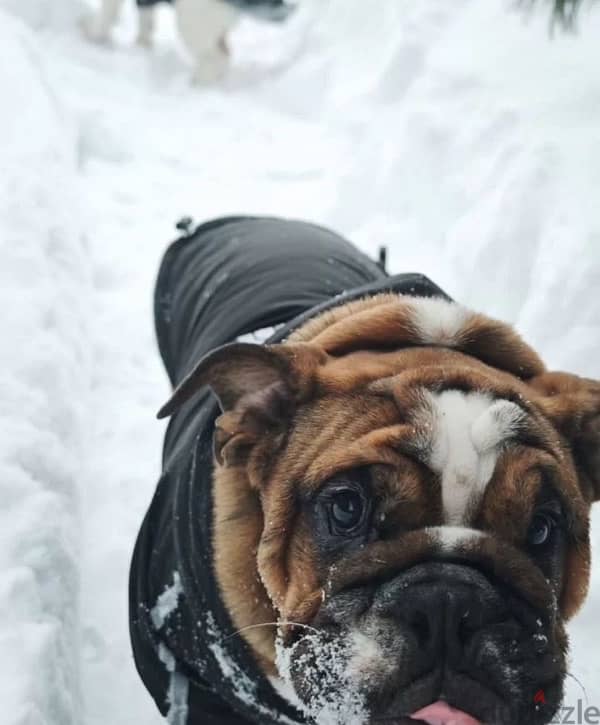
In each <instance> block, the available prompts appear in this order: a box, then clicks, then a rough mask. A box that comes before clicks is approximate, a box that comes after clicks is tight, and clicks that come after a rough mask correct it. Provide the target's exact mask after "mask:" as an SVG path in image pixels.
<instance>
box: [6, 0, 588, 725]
mask: <svg viewBox="0 0 600 725" xmlns="http://www.w3.org/2000/svg"><path fill="white" fill-rule="evenodd" d="M542 5H543V4H542ZM82 6H83V3H82V2H79V1H78V0H52V2H51V3H49V2H47V1H46V0H0V39H1V42H2V48H3V59H4V63H3V64H2V66H1V67H0V88H1V89H2V97H3V113H2V114H1V116H0V134H1V138H2V145H1V146H0V168H1V169H2V175H1V176H0V187H1V194H0V233H1V244H2V248H1V264H0V295H1V296H2V303H3V310H4V315H3V319H2V326H3V327H2V337H1V338H0V339H1V341H2V342H1V346H0V349H1V352H2V365H1V366H0V386H1V390H2V401H3V405H2V410H1V411H0V432H1V436H2V437H1V440H2V443H1V445H0V471H1V475H0V497H1V499H0V500H1V501H2V506H1V507H0V542H1V546H0V675H1V676H0V702H2V711H3V716H2V718H3V724H5V725H71V724H77V725H104V723H107V722H110V723H111V725H129V724H130V723H132V722H144V723H146V724H147V725H152V724H153V723H159V722H161V718H160V717H159V716H158V714H157V713H156V711H155V708H154V705H153V703H152V702H151V700H150V698H149V696H148V695H147V693H146V692H145V690H144V688H143V686H142V684H141V682H140V680H139V678H138V676H137V674H136V672H135V669H134V666H133V662H132V657H131V653H130V648H129V642H128V632H127V571H128V564H129V557H130V554H131V550H132V546H133V542H134V538H135V535H136V533H137V529H138V527H139V524H140V521H141V519H142V517H143V515H144V513H145V510H146V508H147V505H148V503H149V501H150V497H151V495H152V491H153V488H154V485H155V482H156V480H157V477H158V471H159V463H160V453H161V443H162V434H163V430H164V429H163V426H162V424H160V423H157V422H156V420H155V419H154V412H155V411H156V410H157V409H158V407H159V406H160V404H161V403H162V402H164V400H165V399H166V397H167V394H168V385H167V381H166V376H165V374H164V372H163V370H162V367H161V364H160V362H159V359H158V355H157V353H156V348H155V343H154V333H153V327H152V316H151V313H152V304H151V291H152V284H153V281H154V278H155V275H156V270H157V265H158V262H159V259H160V256H161V254H162V252H163V250H164V249H165V246H166V244H167V242H168V241H169V240H170V239H171V238H172V237H173V236H174V229H173V222H174V221H175V220H176V219H177V218H178V217H180V216H181V215H183V214H185V213H191V214H193V215H194V216H195V217H196V218H197V219H198V220H202V219H206V218H210V217H214V216H217V215H219V214H227V213H239V212H242V213H244V212H248V213H266V214H280V215H287V216H296V217H303V218H307V219H310V220H312V221H315V222H318V223H324V224H327V225H329V226H332V227H334V228H336V229H338V230H340V231H341V232H343V233H346V234H348V235H349V236H350V237H351V238H353V239H354V240H356V241H357V242H358V243H359V244H360V245H361V246H362V248H363V249H365V250H366V251H367V252H369V253H370V254H372V255H375V254H376V251H377V249H378V247H379V245H381V244H386V245H388V247H389V255H388V266H389V269H390V270H392V271H413V270H414V271H422V272H425V273H426V274H428V275H430V276H431V277H432V278H433V279H434V280H435V281H436V282H437V283H438V284H439V285H440V286H442V287H443V288H445V289H446V290H447V291H448V292H449V293H450V294H451V295H452V296H454V297H455V298H456V299H458V300H459V301H460V302H461V303H462V304H465V305H467V306H468V307H471V308H473V309H475V310H481V311H482V312H486V313H488V314H492V315H495V316H498V317H500V318H504V319H506V320H508V321H510V322H513V323H515V324H516V326H517V328H518V329H519V330H520V331H521V332H522V333H523V334H524V335H525V337H526V339H527V340H528V341H530V342H531V343H532V344H533V345H534V346H536V347H537V348H538V349H539V351H540V352H541V353H542V355H543V357H544V358H545V360H546V361H547V362H548V363H549V364H550V365H551V366H553V367H557V368H563V369H570V370H572V371H575V372H579V373H581V374H585V375H589V376H592V377H594V376H595V377H600V366H599V363H598V360H600V334H599V332H600V306H599V305H598V303H597V289H598V286H599V283H600V214H599V212H598V198H599V192H600V171H599V170H600V75H599V74H598V73H597V72H596V69H597V68H598V61H599V55H600V50H599V49H598V44H597V38H598V35H599V33H600V12H598V11H597V10H596V11H594V8H593V4H591V10H590V12H589V14H586V13H585V12H584V13H583V14H582V18H581V25H580V32H579V33H578V34H576V35H572V36H571V35H563V34H560V33H555V34H554V36H553V37H551V35H550V34H549V32H548V17H547V14H546V12H545V10H544V9H543V7H540V9H539V10H538V12H537V13H535V14H533V15H529V16H525V15H523V14H522V13H518V12H516V11H515V10H514V3H512V0H488V2H485V3H483V2H479V1H478V0H454V2H452V3H449V2H448V1H447V0H428V2H427V3H414V2H408V0H378V2H377V3H365V2H362V1H361V0H305V2H304V5H303V8H302V9H301V10H300V11H299V12H298V13H297V14H296V15H295V17H294V18H293V19H292V20H291V21H290V22H289V23H288V24H286V25H284V26H278V27H265V26H261V25H259V24H256V23H254V22H251V21H244V23H242V25H241V26H240V27H239V29H238V30H236V33H235V36H234V38H233V47H234V68H233V70H232V72H231V74H230V77H229V78H228V79H227V80H226V81H225V82H224V83H223V84H222V86H219V87H215V88H212V89H205V90H192V89H191V88H190V86H189V83H188V80H189V73H190V67H189V63H188V61H187V59H186V58H185V55H184V53H183V51H182V50H181V47H180V45H179V43H178V41H177V39H176V36H175V32H174V24H173V19H172V16H171V13H170V9H169V8H166V7H165V8H163V9H162V10H161V13H160V35H159V38H158V40H157V44H156V47H155V49H154V50H153V51H151V52H145V51H142V50H141V49H139V48H136V47H134V46H133V44H132V38H133V37H134V33H135V28H134V26H135V22H134V20H135V18H134V10H133V7H129V6H128V7H127V9H126V13H125V17H124V20H123V24H122V26H121V27H120V28H119V29H118V31H117V33H116V35H115V41H114V44H113V46H112V47H95V46H92V45H89V44H87V43H86V42H84V41H83V40H82V38H81V37H80V34H79V32H78V28H77V20H78V16H79V14H80V12H81V8H82ZM594 543H595V548H596V554H597V555H598V553H599V552H598V547H599V544H600V520H599V519H598V516H596V527H595V531H594ZM599 612H600V562H597V563H596V565H595V568H594V576H593V582H592V588H591V593H590V597H589V599H588V602H587V605H586V607H585V608H584V610H583V612H582V614H581V615H580V616H579V617H578V619H577V620H576V621H575V622H574V623H573V625H572V627H571V632H572V641H573V661H572V665H571V672H572V673H573V675H575V676H576V677H577V678H578V680H580V681H581V683H582V684H583V685H584V686H585V689H586V692H587V698H588V701H589V703H590V704H599V703H600V664H599V663H598V657H597V654H596V653H597V652H598V651H599V650H600V630H599V629H598V627H597V619H598V613H599ZM582 697H583V695H582V691H581V690H580V688H579V686H578V685H577V682H576V681H575V680H574V679H569V680H568V700H569V702H571V703H573V704H576V701H577V698H582Z"/></svg>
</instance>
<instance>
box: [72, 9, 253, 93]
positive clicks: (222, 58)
mask: <svg viewBox="0 0 600 725" xmlns="http://www.w3.org/2000/svg"><path fill="white" fill-rule="evenodd" d="M125 2H126V0H100V7H99V9H98V10H97V11H96V12H95V13H93V14H90V15H87V16H85V17H84V18H83V19H82V21H81V25H82V29H83V31H84V33H85V35H86V36H87V37H88V38H89V39H90V40H92V41H94V42H96V43H108V42H109V41H110V38H111V32H112V30H113V28H114V26H115V25H116V24H117V22H118V20H119V16H120V13H121V10H122V7H123V5H124V3H125ZM173 6H174V10H175V14H176V19H177V28H178V30H179V34H180V36H181V39H182V40H183V42H184V44H185V47H186V48H187V51H188V53H189V54H190V56H191V58H192V61H193V63H194V70H193V75H192V81H193V82H194V83H196V84H208V83H213V82H215V81H218V80H220V79H221V78H222V77H223V76H224V75H225V73H226V71H227V68H228V65H229V58H230V53H229V45H228V33H229V31H230V30H231V29H232V28H233V27H234V26H235V25H236V23H237V22H238V19H239V17H240V13H239V12H238V11H237V10H236V9H235V8H234V7H233V6H232V5H230V4H229V3H225V2H219V0H175V2H174V3H173ZM137 10H138V34H137V43H138V44H139V45H142V46H144V47H151V46H152V43H153V36H154V29H155V10H156V6H155V5H151V6H149V7H138V8H137Z"/></svg>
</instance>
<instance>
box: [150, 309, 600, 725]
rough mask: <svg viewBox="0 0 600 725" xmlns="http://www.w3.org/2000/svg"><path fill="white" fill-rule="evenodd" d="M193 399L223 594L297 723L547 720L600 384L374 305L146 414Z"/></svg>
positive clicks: (194, 381)
mask: <svg viewBox="0 0 600 725" xmlns="http://www.w3.org/2000/svg"><path fill="white" fill-rule="evenodd" d="M206 384H208V385H210V386H212V388H213V390H214V392H215V393H216V395H217V396H218V399H219V402H220V405H221V407H222V410H223V413H222V415H221V416H220V418H219V419H218V420H217V424H216V430H215V458H216V467H215V468H216V470H215V517H214V527H215V530H214V536H215V552H216V562H215V567H216V572H217V577H218V580H219V583H220V586H221V588H222V594H223V599H224V602H225V604H226V606H227V607H228V609H229V611H230V613H231V616H232V618H233V621H234V623H235V625H236V627H237V628H238V629H240V630H241V631H242V633H243V636H245V637H246V639H247V641H248V642H249V643H250V645H251V646H252V647H253V649H254V651H255V653H256V655H257V658H258V660H259V662H260V663H261V664H262V666H263V667H264V669H265V671H266V672H267V673H270V674H274V673H275V672H276V668H277V667H278V668H279V674H280V676H281V677H282V678H284V679H285V680H287V682H288V683H289V684H291V685H292V686H293V689H294V692H295V694H296V696H297V698H298V700H299V702H300V703H301V705H302V707H303V708H304V709H305V711H306V713H307V715H308V717H309V719H312V720H314V721H316V722H320V721H321V722H325V721H327V722H331V721H332V720H333V721H334V722H340V723H352V722H354V723H361V722H365V723H366V722H368V723H375V722H388V723H399V722H413V721H418V722H428V723H442V725H443V724H444V723H457V724H458V725H469V724H474V723H475V724H476V723H482V722H485V723H494V724H495V725H521V724H523V725H532V724H539V725H541V724H542V723H548V722H549V721H550V720H551V718H552V715H553V713H554V711H555V710H556V708H557V707H558V706H559V704H560V701H561V698H562V692H563V680H564V678H565V674H566V652H567V636H566V634H565V628H564V625H565V622H566V621H567V620H568V619H569V617H571V616H572V615H573V614H574V612H575V611H576V610H577V609H578V607H579V606H580V604H581V603H582V600H583V599H584V597H585V594H586V589H587V585H588V575H589V564H590V551H589V538H588V526H589V510H590V505H591V504H592V502H593V501H594V500H595V499H596V498H598V497H599V496H600V454H599V450H600V445H599V444H600V384H599V383H597V382H594V381H592V380H585V379H581V378H578V377H576V376H574V375H567V374H564V373H549V372H547V371H546V370H545V368H544V365H543V364H542V362H541V361H540V359H539V358H538V356H537V355H536V353H535V352H534V351H533V350H532V349H531V348H529V347H528V346H527V345H525V344H524V343H523V342H522V340H521V339H520V338H519V337H518V336H517V335H516V333H515V332H514V331H513V330H512V329H511V328H510V327H508V326H506V325H504V324H502V323H499V322H496V321H493V320H490V319H488V318H486V317H483V316H481V315H478V314H475V313H471V312H469V311H467V310H465V309H464V308H461V307H460V306H458V305H455V304H452V303H448V302H444V301H441V300H427V299H415V298H406V297H401V296H396V295H382V296H379V297H376V298H373V299H370V300H367V301H360V302H355V303H350V304H348V305H345V306H343V307H340V308H338V309H336V310H334V311H333V312H331V311H330V312H328V313H325V314H324V315H323V316H321V317H319V318H317V319H315V320H313V321H312V322H310V323H308V324H307V325H306V326H305V327H304V328H302V329H301V330H300V331H299V332H297V333H295V334H294V335H293V336H292V337H291V338H290V339H289V340H288V341H287V342H286V343H285V344H281V345H274V346H267V347H261V346H255V345H246V344H234V345H230V346H227V347H225V348H221V349H220V350H217V351H216V352H214V353H212V354H211V355H210V356H208V357H207V358H206V359H204V360H202V361H201V362H200V363H199V365H198V366H197V368H196V369H195V370H194V372H193V373H192V374H191V375H190V376H189V377H188V378H187V379H186V380H185V381H184V382H183V383H182V385H181V386H180V387H179V388H178V389H177V390H176V391H175V393H174V396H173V398H172V399H171V401H170V402H169V403H168V404H167V405H166V406H165V408H163V411H162V414H163V415H166V414H169V413H170V412H172V410H174V409H175V408H176V407H177V406H178V405H179V404H180V403H181V402H183V401H184V400H186V399H187V398H188V397H189V396H190V395H192V394H193V393H194V392H195V391H196V390H198V389H199V388H200V387H201V386H203V385H206ZM273 622H278V623H279V625H280V626H279V638H278V641H277V654H276V647H275V644H276V643H275V633H274V631H273V629H271V628H270V627H268V626H256V625H262V624H265V623H273ZM540 692H541V693H543V694H542V696H540ZM410 718H412V719H410Z"/></svg>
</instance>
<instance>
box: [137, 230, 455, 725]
mask: <svg viewBox="0 0 600 725" xmlns="http://www.w3.org/2000/svg"><path fill="white" fill-rule="evenodd" d="M389 291H392V292H398V293H403V294H414V295H419V296H444V297H445V295H444V293H443V292H442V291H441V290H440V289H439V288H438V287H436V286H435V285H434V284H433V283H432V282H430V281H429V280H428V279H427V278H426V277H423V276H422V275H419V274H404V275H399V276H396V277H388V276H387V275H386V274H385V272H384V271H383V270H382V269H381V268H380V267H379V266H378V265H377V264H375V263H374V262H373V261H371V260H370V259H368V258H367V257H366V256H365V255H364V254H362V253H361V252H359V251H358V250H357V249H356V248H355V247H353V246H352V245H351V244H350V243H348V242H347V241H345V240H344V239H342V238H341V237H339V236H338V235H336V234H334V233H333V232H330V231H328V230H327V229H324V228H321V227H318V226H314V225H312V224H306V223H303V222H297V221H289V220H281V219H271V218H250V217H230V218H226V219H218V220H216V221H212V222H209V223H207V224H204V225H202V226H200V227H199V228H198V229H197V230H196V231H195V232H193V233H192V234H190V235H188V236H185V237H183V238H181V239H179V240H178V241H176V242H174V243H173V244H172V245H171V247H170V248H169V249H168V250H167V252H166V254H165V256H164V259H163V262H162V265H161V268H160V272H159V276H158V281H157V284H156V292H155V319H156V330H157V337H158V344H159V348H160V352H161V355H162V358H163V360H164V363H165V366H166V369H167V372H168V375H169V378H170V380H171V382H172V384H173V385H176V384H177V383H178V382H179V381H181V380H182V378H183V377H185V375H186V374H187V373H188V372H190V370H191V369H192V368H193V367H194V365H195V363H196V362H197V361H198V360H199V359H200V358H201V357H203V356H204V355H205V354H206V353H208V352H209V351H210V350H212V349H214V348H216V347H218V346H220V345H223V344H225V343H228V342H232V341H234V340H236V339H237V338H239V337H240V336H244V335H248V334H249V333H253V332H255V331H257V330H262V329H264V328H272V327H275V328H276V331H275V332H274V334H272V335H271V337H270V338H269V340H268V342H279V341H281V340H283V339H285V338H286V336H287V335H288V334H289V332H290V331H292V330H294V329H296V328H298V327H299V326H300V325H301V324H302V323H303V322H305V321H306V320H307V319H309V318H311V317H313V316H314V315H316V314H319V313H320V312H322V311H323V310H325V309H328V308H331V307H334V306H336V305H339V304H343V303H345V302H347V301H349V300H351V299H356V298H360V297H365V296H369V295H373V294H377V293H379V292H389ZM217 414H218V408H217V405H216V400H215V398H214V397H213V395H212V393H211V392H210V391H208V390H206V391H205V392H204V393H203V394H201V395H197V396H194V398H193V399H192V400H190V401H189V402H188V403H186V404H185V405H184V406H183V407H182V408H181V409H180V410H179V411H178V412H177V413H176V414H175V415H174V416H173V417H172V419H171V421H170V423H169V427H168V430H167V434H166V437H165V444H164V450H163V473H162V476H161V478H160V481H159V483H158V487H157V489H156V493H155V495H154V498H153V501H152V504H151V506H150V509H149V511H148V513H147V515H146V518H145V520H144V523H143V525H142V528H141V531H140V534H139V537H138V540H137V544H136V547H135V552H134V556H133V561H132V565H131V578H130V630H131V639H132V644H133V651H134V655H135V661H136V665H137V668H138V670H139V673H140V675H141V677H142V679H143V681H144V683H145V685H146V687H147V688H148V690H149V691H150V693H151V694H152V696H153V698H154V699H155V701H156V704H157V705H158V708H159V709H160V711H161V712H162V713H163V715H165V716H167V717H168V720H169V722H170V723H175V724H177V725H210V724H211V723H214V724H215V725H216V724H218V725H242V723H260V724H261V725H269V724H274V723H298V722H303V721H304V720H303V717H302V715H301V714H300V713H299V712H297V711H296V710H295V709H294V708H293V707H292V706H290V705H289V704H288V703H287V702H286V701H284V700H283V699H282V698H281V697H280V696H279V695H278V694H277V693H276V692H275V690H274V689H273V688H272V686H271V685H270V683H269V681H268V680H267V679H266V678H265V677H264V675H263V674H262V672H261V671H260V669H259V668H258V666H257V664H256V662H255V661H254V658H253V656H252V653H251V651H250V650H249V648H248V646H247V645H246V644H245V642H244V640H243V639H242V638H241V637H239V636H232V633H233V627H232V623H231V620H230V618H229V615H228V613H227V611H226V610H225V608H224V606H223V603H222V601H221V598H220V595H219V591H218V586H217V582H216V580H215V574H214V571H213V564H212V562H213V550H212V536H211V527H212V490H211V489H212V467H213V463H212V456H213V454H212V433H213V425H214V420H215V418H216V416H217Z"/></svg>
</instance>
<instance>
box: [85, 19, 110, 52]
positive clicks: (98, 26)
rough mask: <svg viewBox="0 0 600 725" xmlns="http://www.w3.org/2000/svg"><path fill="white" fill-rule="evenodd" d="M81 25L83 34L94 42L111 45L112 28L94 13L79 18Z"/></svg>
mask: <svg viewBox="0 0 600 725" xmlns="http://www.w3.org/2000/svg"><path fill="white" fill-rule="evenodd" d="M79 27H80V29H81V32H82V33H83V35H84V36H85V37H86V38H87V39H88V40H89V41H90V42H92V43H98V44H99V45H109V44H110V41H111V36H110V30H109V29H108V28H106V26H104V25H103V24H102V23H101V22H100V19H99V18H98V17H97V16H96V15H94V14H88V15H83V16H82V17H81V18H80V19H79Z"/></svg>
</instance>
